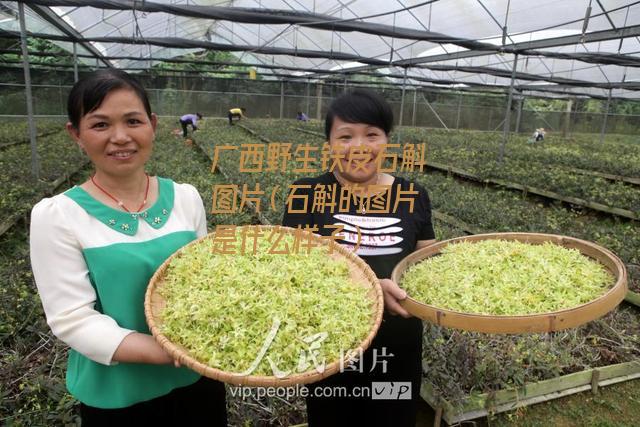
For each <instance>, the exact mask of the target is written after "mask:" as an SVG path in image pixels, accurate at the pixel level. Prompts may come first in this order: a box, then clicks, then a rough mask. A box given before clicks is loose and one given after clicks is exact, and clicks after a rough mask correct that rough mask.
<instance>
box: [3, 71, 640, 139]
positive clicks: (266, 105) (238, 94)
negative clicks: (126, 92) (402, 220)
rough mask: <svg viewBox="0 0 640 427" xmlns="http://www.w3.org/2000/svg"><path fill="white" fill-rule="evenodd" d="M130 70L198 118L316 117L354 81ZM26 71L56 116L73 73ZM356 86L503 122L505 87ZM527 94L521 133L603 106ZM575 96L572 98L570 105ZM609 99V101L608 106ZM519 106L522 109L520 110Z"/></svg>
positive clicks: (464, 117)
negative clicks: (544, 101)
mask: <svg viewBox="0 0 640 427" xmlns="http://www.w3.org/2000/svg"><path fill="white" fill-rule="evenodd" d="M0 75H1V76H2V79H1V81H2V82H3V83H2V84H0V116H2V117H4V118H5V119H9V118H11V117H14V118H20V117H22V116H26V114H27V107H26V101H25V96H24V76H23V74H22V70H21V69H16V70H3V71H2V72H0ZM81 75H82V73H81ZM138 77H139V79H140V80H141V81H142V83H143V84H144V86H145V87H146V88H147V90H148V92H149V96H150V100H151V104H152V108H153V110H154V112H156V113H157V114H158V115H160V116H169V117H178V116H180V115H182V114H185V113H188V112H195V111H198V112H201V113H202V114H204V115H205V116H206V117H225V116H226V114H227V111H228V110H229V108H233V107H244V108H246V110H247V114H248V116H249V117H256V118H269V117H270V118H280V117H282V118H295V116H296V113H297V112H298V111H304V112H305V113H307V114H308V116H309V117H311V118H315V119H322V118H324V115H325V114H326V111H327V108H328V106H329V104H330V103H331V100H332V99H333V98H335V97H336V96H338V95H340V94H341V93H343V92H344V91H345V90H346V89H351V88H353V87H354V85H353V83H352V82H349V83H347V85H345V84H344V83H343V82H341V81H340V80H335V81H327V82H324V83H317V82H306V81H282V82H281V81H274V80H250V79H239V78H211V77H200V76H198V77H196V76H185V75H178V74H176V75H163V76H158V75H139V76H138ZM31 78H32V85H33V87H32V92H33V100H34V103H33V105H34V112H35V114H36V116H64V115H65V114H66V97H67V94H68V91H69V90H70V89H71V86H72V85H73V80H74V76H73V72H72V71H68V72H67V71H41V70H32V71H31ZM358 86H370V87H371V88H373V89H374V90H376V91H378V92H380V93H382V94H383V96H384V97H385V99H386V100H387V101H388V102H389V103H390V104H391V106H392V108H393V110H394V115H395V118H396V123H397V124H402V125H410V126H423V127H433V128H448V129H473V130H481V131H502V130H503V128H504V117H505V109H506V104H507V96H506V95H505V94H477V93H474V94H471V93H465V92H453V91H448V92H445V91H439V90H437V89H424V88H414V87H410V86H407V88H406V89H405V97H404V106H403V107H402V106H401V104H402V88H401V86H396V87H388V86H384V87H382V86H377V85H375V84H367V83H366V82H362V83H358ZM529 99H530V98H527V97H524V98H522V97H520V98H514V101H513V103H512V107H511V110H512V114H511V117H510V129H511V131H517V132H523V133H529V132H532V131H533V129H536V128H539V127H544V128H546V129H547V130H549V131H554V132H563V133H599V132H601V130H602V125H603V120H604V117H605V114H604V112H605V111H606V107H605V105H606V101H604V100H603V101H602V109H601V110H602V111H601V112H582V111H576V110H577V109H576V108H575V107H574V108H572V109H571V112H570V113H568V112H567V111H566V110H565V111H540V110H538V109H536V108H533V107H532V106H530V105H528V104H530V102H528V101H529ZM281 100H282V102H281ZM579 102H580V101H579V100H578V101H576V102H573V105H576V104H578V103H579ZM614 103H615V101H612V102H611V105H612V106H613V105H614ZM281 104H282V105H281ZM520 104H522V106H520ZM519 108H521V109H522V110H521V112H520V114H518V109H519ZM281 110H282V111H281ZM401 113H402V120H400V115H401ZM518 116H519V120H518ZM639 118H640V116H637V115H629V114H615V113H612V112H610V113H609V114H607V126H606V131H607V133H610V134H611V133H618V134H635V133H637V132H638V131H639V130H640V129H639V125H638V123H640V120H638V119H639Z"/></svg>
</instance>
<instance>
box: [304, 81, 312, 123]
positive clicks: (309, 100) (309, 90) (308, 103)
mask: <svg viewBox="0 0 640 427" xmlns="http://www.w3.org/2000/svg"><path fill="white" fill-rule="evenodd" d="M310 109H311V80H307V111H305V112H304V113H305V114H306V115H310V114H311V111H310Z"/></svg>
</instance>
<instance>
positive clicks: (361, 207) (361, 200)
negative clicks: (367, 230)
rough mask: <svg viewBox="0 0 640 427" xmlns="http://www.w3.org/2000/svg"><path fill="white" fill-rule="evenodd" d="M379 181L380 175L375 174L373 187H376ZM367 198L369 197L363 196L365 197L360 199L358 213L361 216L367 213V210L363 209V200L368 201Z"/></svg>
mask: <svg viewBox="0 0 640 427" xmlns="http://www.w3.org/2000/svg"><path fill="white" fill-rule="evenodd" d="M379 181H380V174H379V173H378V174H376V183H375V184H373V185H374V186H377V185H378V182H379ZM368 198H369V196H365V197H361V198H360V212H361V213H362V215H364V214H366V213H367V209H366V208H365V203H364V201H365V199H368Z"/></svg>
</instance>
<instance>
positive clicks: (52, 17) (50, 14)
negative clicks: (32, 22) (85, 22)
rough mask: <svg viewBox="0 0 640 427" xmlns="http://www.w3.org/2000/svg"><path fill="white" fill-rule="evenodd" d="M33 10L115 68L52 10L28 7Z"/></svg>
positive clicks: (34, 6)
mask: <svg viewBox="0 0 640 427" xmlns="http://www.w3.org/2000/svg"><path fill="white" fill-rule="evenodd" d="M28 6H29V8H31V10H33V11H34V12H35V13H37V14H38V15H39V16H40V17H41V18H42V19H44V20H45V21H47V22H48V23H50V24H51V25H53V26H54V27H56V28H57V29H58V30H60V31H62V32H63V33H64V34H66V35H68V36H69V37H73V38H74V39H79V40H80V41H78V43H79V44H80V45H81V46H82V47H84V48H85V49H87V50H88V51H89V52H91V53H92V54H94V55H95V57H96V58H98V59H100V60H101V61H102V62H103V63H104V64H105V65H106V66H107V67H113V64H112V63H111V62H109V61H107V60H106V59H104V57H103V55H102V53H101V52H100V51H99V50H98V49H96V48H95V46H93V45H92V44H91V43H89V42H86V41H81V40H82V39H83V37H82V34H80V33H79V32H78V31H76V29H75V28H73V27H72V26H71V25H69V24H67V23H66V22H65V21H64V20H63V19H61V18H60V17H59V16H58V14H57V13H55V12H54V11H52V10H51V9H50V8H48V7H46V6H38V5H35V4H30V5H28Z"/></svg>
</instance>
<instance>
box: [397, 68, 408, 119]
mask: <svg viewBox="0 0 640 427" xmlns="http://www.w3.org/2000/svg"><path fill="white" fill-rule="evenodd" d="M406 84H407V67H404V78H403V79H402V96H401V97H400V118H399V119H398V126H402V118H403V116H404V94H405V92H406V88H407V87H406Z"/></svg>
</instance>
